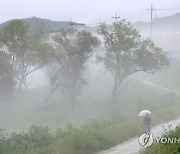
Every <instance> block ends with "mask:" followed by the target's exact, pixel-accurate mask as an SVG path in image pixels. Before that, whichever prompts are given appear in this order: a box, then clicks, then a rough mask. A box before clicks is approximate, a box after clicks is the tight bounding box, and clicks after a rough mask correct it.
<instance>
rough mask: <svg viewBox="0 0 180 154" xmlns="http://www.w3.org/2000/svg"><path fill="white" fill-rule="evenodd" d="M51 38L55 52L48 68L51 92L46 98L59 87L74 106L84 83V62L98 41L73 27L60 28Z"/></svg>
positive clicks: (91, 53)
mask: <svg viewBox="0 0 180 154" xmlns="http://www.w3.org/2000/svg"><path fill="white" fill-rule="evenodd" d="M53 39H54V43H55V46H56V47H55V48H56V53H55V55H54V57H53V59H51V63H50V68H49V71H50V83H51V92H50V95H49V96H48V98H49V97H50V96H51V95H52V94H53V93H54V92H55V91H56V90H57V89H58V88H61V89H63V90H64V91H65V94H66V95H68V96H69V98H70V101H71V104H72V106H75V102H76V96H77V94H78V93H79V92H80V89H81V87H82V85H83V84H85V79H84V78H83V71H84V69H85V64H86V62H87V61H88V60H89V59H90V58H91V57H92V55H93V53H94V51H95V49H96V48H97V47H98V46H99V44H100V41H99V40H98V39H97V37H94V36H92V34H91V33H89V32H86V31H80V32H78V31H77V30H75V29H67V30H65V29H61V30H60V31H59V32H58V33H57V34H55V36H54V37H53Z"/></svg>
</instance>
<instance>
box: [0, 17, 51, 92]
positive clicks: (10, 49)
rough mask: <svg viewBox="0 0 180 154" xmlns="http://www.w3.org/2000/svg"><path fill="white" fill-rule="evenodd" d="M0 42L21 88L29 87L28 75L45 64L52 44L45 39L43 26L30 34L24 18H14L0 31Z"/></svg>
mask: <svg viewBox="0 0 180 154" xmlns="http://www.w3.org/2000/svg"><path fill="white" fill-rule="evenodd" d="M0 44H1V50H2V52H3V53H5V54H8V56H9V58H10V63H11V66H12V69H13V76H14V78H15V80H16V82H17V83H18V86H19V89H21V88H22V85H24V87H25V88H27V86H28V85H27V81H26V80H27V76H28V75H29V74H31V73H32V72H34V71H35V70H37V69H39V68H41V67H42V66H43V65H44V62H43V61H42V59H43V57H46V56H47V53H48V52H49V49H50V46H49V45H48V44H47V43H46V42H45V41H44V40H43V30H42V27H39V28H37V30H36V32H35V33H34V34H33V35H30V34H29V25H28V24H27V23H26V22H25V21H23V20H19V19H16V20H12V21H10V22H9V24H8V25H6V27H4V28H3V29H2V30H1V32H0Z"/></svg>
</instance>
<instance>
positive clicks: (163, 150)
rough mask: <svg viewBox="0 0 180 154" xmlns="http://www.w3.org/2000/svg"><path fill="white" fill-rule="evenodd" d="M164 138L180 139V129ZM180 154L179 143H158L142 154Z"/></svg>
mask: <svg viewBox="0 0 180 154" xmlns="http://www.w3.org/2000/svg"><path fill="white" fill-rule="evenodd" d="M163 137H175V138H180V127H177V128H176V129H175V130H173V131H170V132H168V134H167V135H164V136H163ZM155 153H156V154H180V144H179V143H173V144H172V143H166V144H162V143H156V144H153V145H152V146H150V147H149V148H148V149H146V150H144V151H142V152H140V154H155Z"/></svg>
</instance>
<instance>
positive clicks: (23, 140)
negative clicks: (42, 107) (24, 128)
mask: <svg viewBox="0 0 180 154" xmlns="http://www.w3.org/2000/svg"><path fill="white" fill-rule="evenodd" d="M176 107H177V106H176ZM164 112H166V113H167V115H168V116H162V113H164ZM177 114H178V110H176V109H175V106H174V107H172V108H162V109H160V110H156V112H154V114H153V117H152V118H153V121H154V122H153V124H154V125H155V124H158V123H161V122H163V121H168V120H170V119H173V118H175V117H176V116H177ZM157 117H159V118H157ZM142 126H143V123H142V121H141V119H140V118H138V117H129V118H127V119H124V120H122V119H118V118H116V119H109V120H93V121H91V122H89V123H87V124H84V125H81V126H80V127H77V126H73V125H71V124H68V125H67V127H66V128H64V129H60V128H59V129H57V130H56V131H55V132H50V131H49V130H48V128H47V127H40V126H39V127H37V126H32V127H31V129H30V130H29V132H27V133H13V134H11V135H10V136H9V137H8V138H7V137H6V133H5V132H3V131H1V133H0V134H1V139H0V154H92V153H95V152H97V151H101V150H104V149H108V148H110V147H112V146H115V145H117V144H119V143H121V142H123V141H125V140H128V139H129V138H131V137H134V136H136V135H139V134H141V133H142V132H143V127H142ZM148 154H149V153H148Z"/></svg>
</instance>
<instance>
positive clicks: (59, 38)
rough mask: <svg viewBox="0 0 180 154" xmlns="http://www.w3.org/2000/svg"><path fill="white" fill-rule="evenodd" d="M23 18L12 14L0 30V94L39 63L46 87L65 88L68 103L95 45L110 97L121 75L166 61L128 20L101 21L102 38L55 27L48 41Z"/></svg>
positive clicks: (20, 84) (22, 82)
mask: <svg viewBox="0 0 180 154" xmlns="http://www.w3.org/2000/svg"><path fill="white" fill-rule="evenodd" d="M29 26H30V25H28V24H27V23H26V22H25V21H23V20H17V19H16V20H12V21H10V22H9V23H8V24H7V25H6V26H5V27H4V28H2V29H1V30H0V98H1V99H4V98H7V96H9V95H11V94H12V93H13V91H14V90H15V89H19V90H21V89H22V88H24V89H26V90H27V89H28V84H27V78H28V76H29V75H30V74H31V73H33V72H34V71H37V70H38V69H42V68H43V70H45V71H46V74H47V75H48V77H49V83H50V93H49V95H48V96H47V98H46V102H48V100H49V98H50V97H51V96H52V95H53V94H54V92H58V91H59V92H63V93H65V94H66V95H67V96H68V98H69V100H70V102H71V105H72V106H75V104H76V98H77V96H78V95H79V94H80V92H81V89H82V88H83V85H85V84H87V81H86V78H85V77H84V71H85V69H86V65H85V64H86V63H87V61H88V60H89V59H90V58H91V57H92V56H93V55H94V53H95V52H96V51H97V50H98V47H99V46H100V45H102V46H103V53H102V54H101V55H100V56H98V57H97V60H98V61H99V62H101V63H103V66H104V69H105V70H106V71H108V72H110V73H111V75H112V77H113V78H114V85H113V89H112V102H116V98H117V96H118V94H119V92H120V90H121V85H122V82H123V81H124V79H126V78H127V77H128V76H129V75H132V74H134V73H136V72H139V71H143V72H147V73H152V72H156V71H158V70H161V69H162V68H164V67H167V66H168V65H169V60H168V57H167V55H166V52H165V51H163V50H162V49H161V48H159V47H157V46H156V45H155V44H154V43H153V41H152V40H150V39H149V38H147V39H143V38H142V37H141V36H140V35H139V32H138V31H136V30H135V29H134V28H133V27H132V26H131V25H130V23H127V22H126V21H125V20H121V21H119V22H117V23H113V24H112V26H111V27H110V28H108V27H107V25H105V24H102V25H101V26H100V28H99V31H98V32H99V34H100V35H102V36H103V41H100V40H99V39H98V38H97V37H95V36H93V35H92V34H91V33H90V32H87V31H85V30H82V31H77V30H75V29H73V28H69V29H64V28H62V29H60V30H59V32H57V33H56V34H55V36H54V37H53V43H52V42H50V41H48V39H47V38H45V37H44V35H43V34H44V30H43V26H40V27H37V29H36V31H35V32H34V33H33V34H30V33H29Z"/></svg>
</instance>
